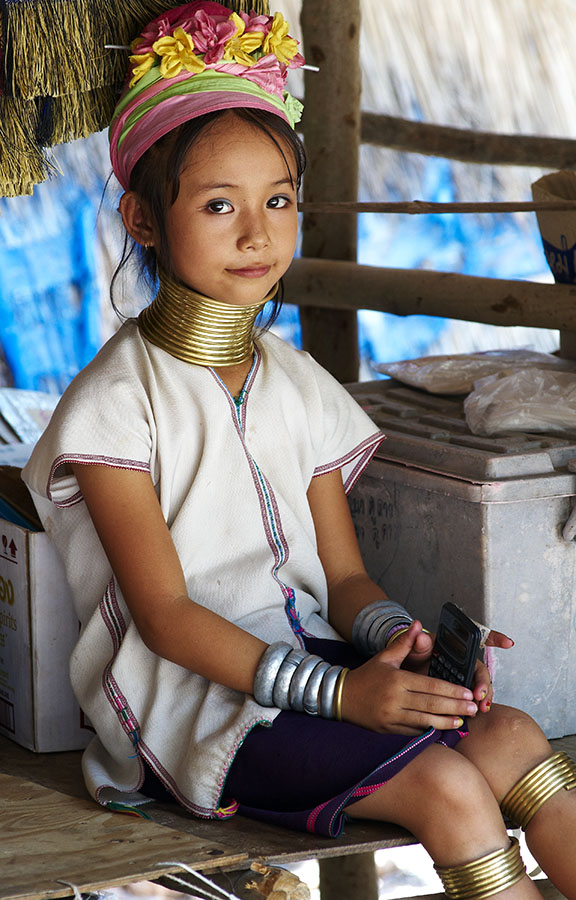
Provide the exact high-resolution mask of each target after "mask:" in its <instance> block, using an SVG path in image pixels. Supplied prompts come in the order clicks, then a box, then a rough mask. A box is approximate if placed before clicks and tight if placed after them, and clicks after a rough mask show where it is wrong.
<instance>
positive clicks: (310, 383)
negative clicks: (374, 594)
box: [23, 320, 382, 816]
mask: <svg viewBox="0 0 576 900" xmlns="http://www.w3.org/2000/svg"><path fill="white" fill-rule="evenodd" d="M256 343H257V347H256V352H255V358H254V364H253V366H252V369H251V372H250V374H249V376H248V378H247V381H246V384H245V387H244V392H243V394H242V395H241V396H242V402H240V403H236V402H235V401H234V399H233V398H232V396H231V395H230V393H229V392H228V390H227V388H226V387H225V385H224V384H223V382H222V381H221V380H220V379H219V378H218V376H217V374H216V373H215V372H214V370H213V369H211V368H206V367H202V366H195V365H190V364H188V363H185V362H182V361H180V360H177V359H174V358H173V357H172V356H170V355H169V354H168V353H166V352H165V351H163V350H161V349H159V348H158V347H155V346H154V345H152V344H150V343H149V342H148V341H146V340H145V339H144V338H142V336H141V335H140V332H139V331H138V328H137V325H136V323H135V321H134V320H130V321H128V322H126V323H125V324H124V325H123V326H122V328H121V329H120V330H119V332H118V333H117V334H116V335H115V336H114V337H113V338H112V339H111V340H110V341H109V342H108V343H107V344H106V345H105V346H104V347H103V349H102V350H101V351H100V353H99V354H98V356H97V357H96V358H95V360H94V361H93V362H92V363H90V365H89V366H87V368H86V369H84V370H83V371H82V372H81V373H80V374H79V375H78V376H77V378H76V379H75V380H74V381H73V383H72V384H71V386H70V387H69V388H68V390H67V391H66V393H65V394H64V397H63V398H62V400H61V402H60V404H59V405H58V407H57V409H56V411H55V413H54V416H53V418H52V421H51V423H50V425H49V426H48V428H47V430H46V432H45V433H44V435H43V436H42V438H41V439H40V441H39V443H38V445H37V447H36V449H35V451H34V453H33V455H32V458H31V460H30V462H29V463H28V465H27V466H26V468H25V470H24V473H23V477H24V480H25V481H26V483H27V484H28V486H29V488H30V489H31V491H32V494H33V497H34V500H35V502H36V505H37V507H38V511H39V513H40V516H41V518H42V521H43V524H44V527H45V530H46V532H47V533H48V534H49V535H50V537H51V539H52V540H53V542H54V544H55V545H56V546H57V548H58V550H59V552H60V554H61V556H62V558H63V560H64V564H65V567H66V571H67V575H68V579H69V582H70V585H71V588H72V592H73V595H74V598H75V603H76V607H77V613H78V617H79V619H80V622H81V626H82V631H81V636H80V639H79V641H78V644H77V646H76V648H75V650H74V653H73V657H72V661H71V678H72V684H73V687H74V690H75V692H76V696H77V698H78V701H79V703H80V705H81V707H82V708H83V710H84V711H85V713H86V714H87V715H88V717H89V718H90V720H91V722H92V724H93V725H94V727H95V729H96V732H97V737H96V738H94V740H93V741H92V743H91V744H90V745H89V747H88V748H87V750H86V751H85V754H84V774H85V778H86V783H87V786H88V789H89V790H90V792H91V793H92V795H93V796H94V797H96V799H98V800H99V801H100V802H102V803H107V802H109V801H110V800H119V799H123V800H124V802H133V801H135V800H136V799H137V797H134V796H132V797H130V796H127V795H134V793H135V792H137V791H138V788H139V787H140V786H141V784H142V778H143V771H144V769H143V765H142V762H141V759H140V755H141V756H143V757H144V758H145V759H146V760H147V761H148V763H149V764H150V766H151V767H152V769H153V770H154V771H155V772H156V773H157V775H158V776H159V777H160V778H161V779H162V781H163V782H164V783H165V784H166V785H167V786H168V787H169V789H170V790H171V791H172V792H173V793H174V794H175V796H176V797H177V798H178V799H179V801H180V802H181V803H182V804H183V805H184V806H186V807H187V808H188V809H190V810H191V811H192V812H194V813H196V814H197V815H201V816H214V815H218V809H219V806H220V804H221V793H222V787H223V784H224V780H225V778H226V773H227V771H228V768H229V766H230V765H231V763H232V761H233V759H234V756H235V754H236V752H237V751H238V749H239V747H240V745H241V743H242V741H243V740H244V738H245V736H246V735H247V734H248V732H249V731H250V729H251V728H253V727H254V725H256V724H257V723H261V724H269V723H271V722H272V721H273V720H274V718H275V716H276V715H277V714H278V712H279V710H277V709H267V708H263V707H261V706H259V705H258V704H257V703H256V702H255V700H254V699H253V698H252V697H251V696H249V695H244V694H242V693H239V692H238V691H234V690H231V689H229V688H226V687H222V686H221V685H218V684H215V683H211V682H209V681H207V680H206V679H205V678H203V677H201V676H200V675H197V674H195V673H193V672H190V671H189V670H187V669H185V668H183V667H181V666H178V665H176V664H174V663H172V662H169V661H167V660H165V659H162V658H160V657H158V656H156V655H155V654H154V653H152V652H151V651H150V650H149V649H148V648H147V647H146V646H145V644H144V643H143V641H142V640H141V638H140V636H139V634H138V632H137V630H136V628H135V626H134V624H133V622H132V620H131V617H130V613H129V611H128V608H127V606H126V604H125V602H124V599H123V597H122V595H121V592H120V589H119V587H118V585H117V583H116V582H115V579H114V576H113V573H112V570H111V568H110V565H109V563H108V560H107V558H106V556H105V554H104V551H103V549H102V546H101V544H100V541H99V539H98V537H97V535H96V531H95V529H94V527H93V525H92V522H91V519H90V517H89V515H88V512H87V509H86V506H85V504H84V502H83V499H82V495H81V493H80V491H79V488H78V483H77V481H76V479H75V478H74V476H73V475H72V473H71V469H70V467H69V465H67V464H68V463H70V462H86V463H99V464H103V465H109V466H113V467H118V468H128V469H136V470H139V471H143V472H150V474H151V477H152V480H153V482H154V484H155V486H156V491H157V494H158V497H159V500H160V504H161V507H162V511H163V513H164V516H165V518H166V521H167V523H168V526H169V528H170V531H171V535H172V538H173V540H174V544H175V546H176V549H177V552H178V554H179V558H180V561H181V563H182V567H183V570H184V575H185V578H186V583H187V587H188V592H189V596H190V597H191V598H193V599H194V600H195V601H197V602H198V603H201V604H203V605H204V606H206V607H208V608H210V609H212V610H214V611H215V612H216V613H218V614H220V615H222V616H225V617H226V618H227V619H229V620H230V621H232V622H234V623H235V624H237V625H239V626H240V627H241V628H244V629H245V630H246V631H249V632H251V633H252V634H254V635H257V636H258V637H259V638H261V639H263V640H265V641H266V642H272V641H277V640H283V641H287V642H289V643H290V644H292V646H294V647H297V646H299V644H300V643H301V637H300V635H302V634H309V635H314V636H315V637H322V638H338V635H337V634H336V633H335V632H334V630H333V629H332V628H331V626H330V625H329V624H328V622H327V590H326V580H325V576H324V572H323V570H322V566H321V564H320V560H319V558H318V555H317V550H316V539H315V532H314V525H313V521H312V517H311V514H310V508H309V505H308V502H307V498H306V491H307V489H308V487H309V485H310V481H311V479H312V478H313V477H314V476H315V475H319V474H322V473H325V472H330V471H332V470H335V469H341V470H342V476H343V479H344V485H345V488H346V489H347V490H349V489H350V487H351V486H352V484H353V483H354V482H355V480H356V479H357V477H358V476H359V474H360V472H361V471H362V469H363V468H364V467H365V465H366V464H367V463H368V461H369V459H370V457H371V456H372V454H373V453H374V450H375V449H376V447H377V446H378V444H379V443H380V441H381V440H382V435H381V434H380V432H378V431H377V430H375V427H374V424H373V423H372V422H371V421H370V419H369V418H368V417H367V416H366V415H365V413H364V412H363V411H362V410H361V409H360V407H359V406H358V405H357V403H356V402H355V401H354V400H353V399H352V398H351V397H350V396H349V394H348V393H347V391H346V390H345V389H344V388H342V387H341V385H339V384H338V383H337V382H336V381H335V380H334V379H333V378H332V376H331V375H329V374H328V373H327V372H326V371H325V370H324V369H322V368H321V367H320V366H319V365H318V364H317V363H316V362H314V360H313V359H312V358H311V357H310V356H309V355H308V354H307V353H303V352H300V351H297V350H294V349H293V348H291V347H289V346H288V345H287V344H285V343H284V342H283V341H281V340H279V339H278V338H276V337H275V336H274V335H272V334H269V333H264V334H261V335H259V336H258V338H257V342H256ZM214 652H215V653H226V647H215V648H214ZM137 751H138V752H137ZM118 791H120V792H123V794H122V797H120V796H119V795H118Z"/></svg>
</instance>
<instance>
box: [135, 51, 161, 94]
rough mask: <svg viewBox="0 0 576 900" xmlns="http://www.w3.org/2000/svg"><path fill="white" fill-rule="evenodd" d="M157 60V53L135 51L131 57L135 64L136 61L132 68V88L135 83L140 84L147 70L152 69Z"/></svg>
mask: <svg viewBox="0 0 576 900" xmlns="http://www.w3.org/2000/svg"><path fill="white" fill-rule="evenodd" d="M155 60H156V54H155V53H135V54H134V56H131V57H130V62H131V63H133V64H134V63H135V66H134V68H133V69H132V78H131V79H130V87H131V88H133V87H134V85H135V84H138V82H139V81H140V79H141V78H143V77H144V75H145V74H146V72H149V71H150V69H151V68H152V66H153V65H154V62H155Z"/></svg>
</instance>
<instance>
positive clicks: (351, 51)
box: [300, 0, 361, 381]
mask: <svg viewBox="0 0 576 900" xmlns="http://www.w3.org/2000/svg"><path fill="white" fill-rule="evenodd" d="M301 18H302V33H303V38H304V53H305V55H306V60H307V62H308V63H310V64H311V65H315V66H319V68H320V71H319V72H306V73H305V101H306V107H307V114H306V122H307V124H306V150H307V153H308V170H307V173H306V175H305V177H304V198H305V199H306V200H314V201H315V200H356V199H357V196H358V148H359V143H360V89H361V70H360V53H359V43H360V0H347V2H346V3H335V2H334V0H304V2H303V4H302V17H301ZM356 246H357V228H356V215H354V214H350V215H346V216H338V217H337V218H335V217H330V216H327V215H305V216H304V228H303V240H302V253H303V255H304V256H312V257H322V258H324V259H344V260H352V261H354V260H356ZM300 321H301V323H302V340H303V345H304V347H305V349H307V350H309V351H310V353H311V354H312V355H313V356H314V357H315V359H317V360H318V361H319V362H320V363H321V364H322V365H323V366H325V368H327V369H328V370H329V371H330V372H332V374H333V375H335V376H336V378H338V379H339V380H340V381H356V380H357V378H358V359H359V356H358V326H357V318H356V312H354V311H350V310H329V311H328V310H325V309H317V308H314V307H312V308H307V309H305V310H301V312H300Z"/></svg>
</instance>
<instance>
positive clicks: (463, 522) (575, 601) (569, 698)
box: [348, 381, 576, 738]
mask: <svg viewBox="0 0 576 900" xmlns="http://www.w3.org/2000/svg"><path fill="white" fill-rule="evenodd" d="M348 389H349V390H350V392H351V393H352V394H353V395H354V396H355V397H356V399H357V400H358V401H359V402H360V403H361V405H362V406H363V407H364V408H365V409H366V411H367V412H368V413H369V415H370V416H371V417H372V418H373V419H374V421H375V422H376V424H377V425H378V426H379V427H380V428H382V430H383V431H384V432H385V433H386V435H387V440H386V441H384V442H383V444H382V445H381V448H380V450H379V451H378V452H377V454H376V457H375V458H374V460H373V461H372V462H371V463H370V465H369V467H368V469H367V470H366V472H365V474H364V475H363V476H362V478H361V479H360V481H359V483H358V484H357V485H356V487H355V488H354V489H353V491H352V492H351V494H350V498H349V499H350V508H351V510H352V515H353V518H354V525H355V528H356V533H357V536H358V540H359V543H360V548H361V550H362V554H363V557H364V561H365V564H366V566H367V569H368V572H369V573H370V575H371V576H372V578H373V579H374V580H375V581H377V582H378V584H380V585H381V586H382V587H383V588H384V589H385V590H386V591H387V592H388V594H389V595H390V597H391V598H393V599H394V600H397V601H398V602H400V603H402V604H403V605H404V606H405V607H406V608H407V609H408V610H409V611H410V612H411V613H412V615H413V616H415V617H418V618H420V619H421V620H422V621H423V623H424V625H425V626H426V627H428V628H429V629H431V630H434V629H435V627H436V623H437V620H438V614H439V611H440V608H441V606H442V604H443V603H444V602H445V601H446V600H452V601H453V602H454V603H457V604H458V605H459V606H461V607H462V608H463V609H464V610H465V611H466V612H467V613H468V614H469V615H470V616H472V618H474V619H476V620H478V621H481V622H485V623H486V624H488V625H490V626H491V627H493V628H495V629H497V630H498V631H503V632H505V633H506V634H508V635H510V637H512V638H513V639H514V640H515V642H516V643H515V646H514V647H513V648H512V649H511V650H489V651H488V654H489V657H490V658H489V659H488V662H489V664H490V667H491V669H492V673H493V680H494V686H495V699H496V700H497V701H499V702H501V703H507V704H510V705H512V706H516V707H519V708H520V709H524V710H526V712H529V713H530V714H531V715H532V716H533V717H534V718H535V719H536V720H537V722H538V723H539V724H540V726H541V727H542V728H543V729H544V731H545V733H546V735H547V736H548V737H551V738H552V737H561V736H563V735H566V734H574V733H576V596H575V588H576V546H575V545H574V543H573V542H566V541H565V540H564V539H563V537H562V529H563V527H564V525H565V524H566V521H567V520H568V519H569V517H570V514H571V512H572V508H573V506H574V503H575V495H576V475H575V474H573V472H572V471H571V466H569V464H570V462H571V461H572V460H574V467H575V469H576V434H574V435H570V436H569V437H566V436H564V437H559V436H555V435H535V434H534V435H528V434H512V433H510V434H507V435H504V436H501V437H498V438H480V437H476V436H474V435H472V434H471V433H470V432H469V430H468V429H467V427H466V423H465V420H464V416H463V410H462V403H461V402H460V401H459V400H458V399H454V398H451V397H439V396H433V395H430V394H427V393H425V392H423V391H419V390H415V389H412V388H406V387H402V386H400V385H399V384H398V383H397V382H393V381H377V382H365V383H359V384H355V385H348Z"/></svg>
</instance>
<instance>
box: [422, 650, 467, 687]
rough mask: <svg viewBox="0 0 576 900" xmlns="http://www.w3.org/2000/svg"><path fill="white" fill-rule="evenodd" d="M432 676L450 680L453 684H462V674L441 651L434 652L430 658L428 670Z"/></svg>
mask: <svg viewBox="0 0 576 900" xmlns="http://www.w3.org/2000/svg"><path fill="white" fill-rule="evenodd" d="M429 674H430V675H431V676H432V677H433V678H442V679H443V680H444V681H451V682H452V683H453V684H463V683H464V675H463V674H462V672H460V671H459V669H457V668H456V666H454V665H452V663H451V662H450V660H449V659H448V657H446V656H444V654H443V653H438V654H434V656H433V657H432V659H431V660H430V672H429Z"/></svg>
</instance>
